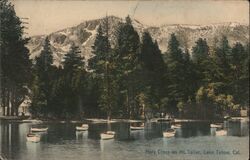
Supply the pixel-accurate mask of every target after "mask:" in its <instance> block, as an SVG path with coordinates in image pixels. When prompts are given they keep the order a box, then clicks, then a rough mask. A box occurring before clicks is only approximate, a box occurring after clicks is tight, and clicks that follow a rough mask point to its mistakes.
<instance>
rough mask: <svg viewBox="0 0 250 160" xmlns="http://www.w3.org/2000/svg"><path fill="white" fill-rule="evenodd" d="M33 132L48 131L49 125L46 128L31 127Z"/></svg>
mask: <svg viewBox="0 0 250 160" xmlns="http://www.w3.org/2000/svg"><path fill="white" fill-rule="evenodd" d="M30 131H31V132H47V131H48V127H46V128H33V127H32V128H31V129H30Z"/></svg>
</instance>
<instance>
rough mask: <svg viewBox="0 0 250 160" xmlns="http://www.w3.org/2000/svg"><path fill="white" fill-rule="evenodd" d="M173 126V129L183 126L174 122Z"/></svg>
mask: <svg viewBox="0 0 250 160" xmlns="http://www.w3.org/2000/svg"><path fill="white" fill-rule="evenodd" d="M171 128H173V129H178V128H181V124H174V125H171Z"/></svg>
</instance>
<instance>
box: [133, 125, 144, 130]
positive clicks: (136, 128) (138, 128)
mask: <svg viewBox="0 0 250 160" xmlns="http://www.w3.org/2000/svg"><path fill="white" fill-rule="evenodd" d="M130 129H131V130H143V129H144V126H143V127H142V126H140V127H134V126H130Z"/></svg>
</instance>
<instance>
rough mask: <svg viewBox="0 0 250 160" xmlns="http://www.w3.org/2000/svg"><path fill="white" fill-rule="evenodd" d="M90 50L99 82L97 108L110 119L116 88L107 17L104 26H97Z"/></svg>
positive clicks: (91, 62) (114, 104)
mask: <svg viewBox="0 0 250 160" xmlns="http://www.w3.org/2000/svg"><path fill="white" fill-rule="evenodd" d="M92 49H93V53H94V54H95V55H94V57H93V58H92V59H90V61H89V62H90V67H91V69H92V70H93V71H94V73H95V74H96V75H97V80H98V82H99V83H98V84H99V88H100V97H99V106H100V107H101V108H102V110H103V111H105V112H106V115H107V118H108V119H111V116H112V112H113V110H114V108H115V106H116V98H115V92H116V88H117V86H116V77H115V74H114V69H115V68H114V67H115V65H114V57H113V56H114V52H113V51H112V49H111V45H110V42H109V22H108V17H106V18H105V21H104V24H103V25H100V26H99V28H98V33H97V36H96V39H95V42H94V46H93V47H92Z"/></svg>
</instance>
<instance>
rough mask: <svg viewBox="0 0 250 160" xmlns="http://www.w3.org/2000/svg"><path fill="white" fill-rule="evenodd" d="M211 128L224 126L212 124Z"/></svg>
mask: <svg viewBox="0 0 250 160" xmlns="http://www.w3.org/2000/svg"><path fill="white" fill-rule="evenodd" d="M210 127H211V128H222V124H210Z"/></svg>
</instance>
